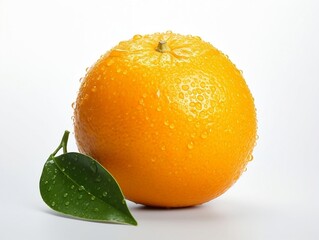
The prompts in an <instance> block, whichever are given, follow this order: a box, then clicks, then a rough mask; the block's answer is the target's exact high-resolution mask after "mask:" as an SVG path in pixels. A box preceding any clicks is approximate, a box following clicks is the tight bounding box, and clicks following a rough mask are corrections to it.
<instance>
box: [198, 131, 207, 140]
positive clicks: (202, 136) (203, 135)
mask: <svg viewBox="0 0 319 240" xmlns="http://www.w3.org/2000/svg"><path fill="white" fill-rule="evenodd" d="M200 136H201V138H203V139H205V138H207V137H208V134H207V132H203V133H202V134H201V135H200Z"/></svg>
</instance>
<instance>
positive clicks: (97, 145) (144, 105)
mask: <svg viewBox="0 0 319 240" xmlns="http://www.w3.org/2000/svg"><path fill="white" fill-rule="evenodd" d="M74 128H75V137H76V140H77V145H78V148H79V150H80V151H81V152H83V153H85V154H88V155H90V156H92V157H94V158H95V159H97V160H98V161H99V162H100V163H101V164H102V165H103V166H104V167H105V168H106V169H108V170H109V171H110V172H111V173H112V174H113V175H114V177H115V178H116V179H117V181H118V182H119V184H120V186H121V188H122V190H123V192H124V195H125V196H126V198H127V199H129V200H131V201H134V202H136V203H141V204H145V205H150V206H158V207H185V206H193V205H197V204H202V203H204V202H207V201H209V200H211V199H213V198H216V197H218V196H219V195H221V194H222V193H224V192H225V191H226V190H227V189H228V188H229V187H230V186H232V185H233V184H234V183H235V182H236V180H237V179H238V177H239V176H240V175H241V173H242V172H243V171H244V169H245V167H246V164H247V163H248V161H249V160H251V158H252V155H251V154H252V150H253V148H254V145H255V142H256V129H257V121H256V113H255V106H254V100H253V97H252V95H251V93H250V91H249V89H248V87H247V85H246V83H245V80H244V78H243V76H242V74H241V72H240V71H239V70H238V69H237V68H236V67H235V65H234V64H232V62H231V61H230V60H229V59H228V57H227V56H226V55H224V54H223V53H222V52H220V51H219V50H217V49H216V48H215V47H213V46H212V45H211V44H209V43H207V42H204V41H203V40H201V39H200V38H199V37H193V36H189V35H188V36H183V35H180V34H175V33H172V32H166V33H155V34H150V35H144V36H141V35H136V36H134V37H133V38H132V39H131V40H128V41H123V42H120V43H119V44H118V45H117V46H116V47H114V48H113V49H111V50H110V51H109V52H107V53H106V54H105V55H103V56H101V58H100V59H99V60H98V61H97V62H96V63H95V64H94V65H93V66H92V67H91V68H90V69H89V70H88V72H87V74H86V76H85V77H84V79H83V81H82V83H81V87H80V90H79V93H78V96H77V99H76V106H75V109H74Z"/></svg>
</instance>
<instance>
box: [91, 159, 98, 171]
mask: <svg viewBox="0 0 319 240" xmlns="http://www.w3.org/2000/svg"><path fill="white" fill-rule="evenodd" d="M90 168H91V170H92V172H94V173H96V172H97V165H96V163H95V161H92V162H91V164H90Z"/></svg>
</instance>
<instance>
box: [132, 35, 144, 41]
mask: <svg viewBox="0 0 319 240" xmlns="http://www.w3.org/2000/svg"><path fill="white" fill-rule="evenodd" d="M140 38H142V35H140V34H136V35H134V37H133V40H138V39H140Z"/></svg>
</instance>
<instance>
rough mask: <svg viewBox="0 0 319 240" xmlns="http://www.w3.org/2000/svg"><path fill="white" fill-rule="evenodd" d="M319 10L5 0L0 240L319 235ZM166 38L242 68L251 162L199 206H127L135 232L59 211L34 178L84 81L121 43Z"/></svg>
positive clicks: (0, 40) (0, 47)
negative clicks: (181, 37) (174, 35)
mask: <svg viewBox="0 0 319 240" xmlns="http://www.w3.org/2000/svg"><path fill="white" fill-rule="evenodd" d="M318 12H319V2H318V1H316V0H313V1H311V0H295V1H292V0H291V1H288V0H284V1H280V0H267V1H265V0H264V1H256V0H254V1H253V0H251V1H249V0H246V1H236V0H224V1H217V0H212V1H208V0H207V1H203V0H196V1H187V0H180V1H173V0H157V1H146V0H145V1H142V0H139V1H128V0H126V1H123V0H117V1H115V0H114V1H107V0H104V1H95V0H91V1H76V0H72V1H67V0H56V1H43V0H28V1H23V0H21V1H18V0H0V167H1V168H0V170H1V172H0V183H1V195H0V221H1V222H0V238H1V239H4V240H9V239H48V240H50V239H112V240H114V239H153V240H156V239H214V240H218V239H225V240H227V239H254V240H255V239H258V240H259V239H289V240H293V239H308V240H311V239H319V230H318V228H317V225H318V221H319V207H318V202H319V191H318V190H319V177H318V171H319V163H318V160H319V155H318V148H319V127H318V125H319V97H318V93H319V84H318V81H319V74H318V69H319V65H318V64H319V33H318V29H319V28H318V26H319V14H318ZM166 30H172V31H174V32H178V33H182V34H192V35H198V36H201V37H202V39H204V40H205V41H209V42H211V43H212V44H213V45H214V46H216V47H217V48H219V49H220V50H222V51H223V52H224V53H226V54H228V55H229V57H230V58H231V60H232V61H233V62H234V63H235V64H236V65H237V66H238V68H240V69H242V70H243V72H244V76H245V78H246V81H247V83H248V85H249V87H250V89H251V91H252V93H253V95H254V97H255V103H256V107H257V110H258V112H257V113H258V125H259V128H258V134H259V140H258V145H257V147H256V149H255V151H254V161H252V162H251V163H250V164H249V166H248V171H247V172H245V173H244V175H243V176H242V177H241V178H240V180H239V181H238V182H237V183H236V184H235V185H234V186H233V187H232V188H231V189H230V190H229V191H228V192H226V193H225V194H224V195H223V196H221V197H219V198H218V199H216V200H214V201H211V202H210V203H208V204H205V205H203V206H200V207H195V208H187V209H179V210H159V209H148V208H143V207H141V206H138V205H135V204H130V205H129V206H130V208H131V211H132V213H133V215H134V216H135V217H136V219H137V220H138V222H139V226H138V227H132V226H123V225H114V224H113V225H112V224H101V223H92V222H86V221H80V220H74V219H70V218H65V217H61V216H60V215H56V214H55V213H54V212H53V211H52V210H51V209H49V208H48V207H47V206H46V205H45V204H44V202H43V201H42V199H41V197H40V194H39V189H38V182H39V178H40V174H41V171H42V167H43V164H44V162H45V161H46V159H47V157H48V155H49V154H50V153H51V152H52V151H53V150H54V149H55V147H56V146H57V144H58V143H59V141H60V138H61V136H62V134H63V132H64V130H65V129H69V130H71V131H72V121H71V116H72V108H71V103H72V102H73V101H74V100H75V96H76V93H77V90H78V88H79V79H80V77H82V76H83V75H84V73H85V69H86V67H88V66H90V65H91V64H93V63H94V62H95V60H97V58H98V57H99V56H100V55H101V54H103V53H104V52H106V51H107V50H108V49H110V48H111V47H113V46H114V45H116V44H117V43H118V42H119V41H121V40H126V39H129V38H131V37H132V36H133V35H134V34H146V33H153V32H158V31H166ZM69 149H70V150H73V151H74V150H76V146H75V143H74V136H73V135H71V138H70V141H69Z"/></svg>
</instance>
